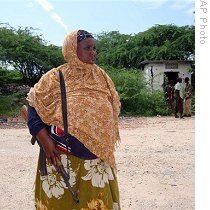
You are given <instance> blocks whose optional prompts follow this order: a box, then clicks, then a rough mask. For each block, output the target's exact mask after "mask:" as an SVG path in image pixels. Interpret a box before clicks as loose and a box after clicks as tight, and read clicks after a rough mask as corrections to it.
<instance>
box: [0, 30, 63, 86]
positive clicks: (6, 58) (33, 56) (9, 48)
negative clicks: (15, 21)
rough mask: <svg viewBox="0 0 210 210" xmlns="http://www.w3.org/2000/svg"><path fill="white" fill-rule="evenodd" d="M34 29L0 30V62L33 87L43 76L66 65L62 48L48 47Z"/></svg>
mask: <svg viewBox="0 0 210 210" xmlns="http://www.w3.org/2000/svg"><path fill="white" fill-rule="evenodd" d="M33 31H34V29H33V28H25V29H22V28H19V29H17V30H16V29H14V28H12V27H9V28H8V26H7V27H1V28H0V61H1V64H2V66H8V65H10V66H12V67H13V68H15V69H16V70H18V71H19V72H20V73H21V74H22V76H23V82H24V84H26V85H29V86H33V85H34V84H35V83H36V82H37V81H38V80H39V78H40V77H41V75H42V74H43V73H45V72H47V71H48V70H50V69H51V68H53V67H57V66H59V65H61V64H62V63H64V60H63V57H62V54H61V49H60V47H57V46H54V45H47V43H46V42H45V41H44V40H43V39H42V37H41V36H39V35H34V34H33Z"/></svg>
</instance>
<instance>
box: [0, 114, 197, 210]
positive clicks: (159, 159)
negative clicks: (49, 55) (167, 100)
mask: <svg viewBox="0 0 210 210" xmlns="http://www.w3.org/2000/svg"><path fill="white" fill-rule="evenodd" d="M120 134H121V139H122V141H121V144H120V146H119V147H118V149H117V151H116V161H117V166H118V181H119V188H120V196H121V209H122V210H154V209H156V210H194V209H195V207H194V204H195V202H194V192H195V191H194V187H195V184H194V178H195V176H194V140H195V138H194V137H195V136H194V135H195V119H194V117H191V118H185V119H177V118H174V117H151V118H145V117H139V118H122V119H120ZM38 151H39V148H38V146H37V145H35V146H32V145H31V144H30V135H29V133H28V130H27V128H26V127H25V125H18V124H3V123H1V124H0V160H1V161H0V177H1V179H0V210H11V209H12V210H14V209H16V210H17V209H20V210H33V209H34V207H33V190H34V179H35V172H36V164H37V158H38Z"/></svg>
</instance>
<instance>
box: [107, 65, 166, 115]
mask: <svg viewBox="0 0 210 210" xmlns="http://www.w3.org/2000/svg"><path fill="white" fill-rule="evenodd" d="M104 69H109V70H108V71H107V73H108V75H109V76H110V77H111V78H112V80H113V82H114V83H115V86H116V89H117V91H118V93H119V95H120V100H121V105H122V108H121V114H122V115H141V116H154V115H167V114H168V111H167V108H166V107H167V106H166V102H165V98H164V94H163V92H161V91H153V92H151V90H149V89H148V88H147V87H146V83H145V79H144V75H143V72H141V71H139V70H135V69H129V70H128V69H115V68H110V67H104Z"/></svg>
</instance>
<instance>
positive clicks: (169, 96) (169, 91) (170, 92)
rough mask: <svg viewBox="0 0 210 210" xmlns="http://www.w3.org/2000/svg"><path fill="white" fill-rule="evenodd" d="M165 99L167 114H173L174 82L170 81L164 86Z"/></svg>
mask: <svg viewBox="0 0 210 210" xmlns="http://www.w3.org/2000/svg"><path fill="white" fill-rule="evenodd" d="M165 99H166V102H167V107H168V111H169V113H170V114H171V113H174V81H173V80H170V81H169V83H168V84H167V85H166V86H165Z"/></svg>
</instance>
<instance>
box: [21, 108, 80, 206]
mask: <svg viewBox="0 0 210 210" xmlns="http://www.w3.org/2000/svg"><path fill="white" fill-rule="evenodd" d="M21 116H22V118H23V119H24V120H25V121H27V106H26V105H23V106H22V108H21ZM36 141H37V138H36V137H34V136H32V138H31V144H32V145H34V144H35V142H36ZM37 143H38V144H39V146H40V151H39V163H40V172H41V175H42V176H46V175H47V168H46V156H45V153H44V150H43V148H42V146H41V145H40V143H39V142H38V141H37ZM67 152H68V151H67ZM56 163H57V164H56V165H57V166H56V170H57V172H58V173H59V174H60V175H61V177H62V178H63V180H64V182H65V184H66V187H67V188H68V190H69V191H70V194H71V195H72V198H73V200H74V201H75V203H77V204H78V203H79V198H78V193H77V191H74V190H73V188H72V187H71V185H70V184H69V179H70V176H69V174H68V173H67V172H66V171H65V169H64V167H63V164H62V163H61V161H60V160H59V159H58V158H56Z"/></svg>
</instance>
